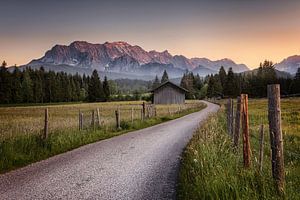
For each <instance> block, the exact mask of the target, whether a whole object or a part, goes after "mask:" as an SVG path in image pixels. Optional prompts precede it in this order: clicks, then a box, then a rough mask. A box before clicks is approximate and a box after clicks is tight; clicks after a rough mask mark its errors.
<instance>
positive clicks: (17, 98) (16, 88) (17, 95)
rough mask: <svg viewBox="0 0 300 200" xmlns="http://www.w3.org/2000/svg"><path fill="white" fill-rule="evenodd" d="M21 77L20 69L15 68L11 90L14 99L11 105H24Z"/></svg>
mask: <svg viewBox="0 0 300 200" xmlns="http://www.w3.org/2000/svg"><path fill="white" fill-rule="evenodd" d="M21 77H22V73H21V72H20V70H19V69H18V68H15V69H14V71H13V73H12V79H13V82H12V88H11V94H12V98H11V101H10V103H22V101H23V99H22V95H21Z"/></svg>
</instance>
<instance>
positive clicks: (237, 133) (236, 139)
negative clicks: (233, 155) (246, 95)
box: [233, 96, 242, 149]
mask: <svg viewBox="0 0 300 200" xmlns="http://www.w3.org/2000/svg"><path fill="white" fill-rule="evenodd" d="M241 108H242V102H241V97H240V96H239V97H237V102H236V113H235V129H234V137H233V146H234V148H235V149H237V148H238V146H239V138H240V126H241V110H242V109H241Z"/></svg>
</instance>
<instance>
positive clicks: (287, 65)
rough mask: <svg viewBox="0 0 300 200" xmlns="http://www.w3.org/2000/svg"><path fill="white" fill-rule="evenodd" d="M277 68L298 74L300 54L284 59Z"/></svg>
mask: <svg viewBox="0 0 300 200" xmlns="http://www.w3.org/2000/svg"><path fill="white" fill-rule="evenodd" d="M275 68H276V69H277V70H279V71H285V72H288V73H290V74H296V72H297V70H298V68H300V55H294V56H290V57H288V58H286V59H284V60H283V61H281V62H280V63H278V64H276V65H275Z"/></svg>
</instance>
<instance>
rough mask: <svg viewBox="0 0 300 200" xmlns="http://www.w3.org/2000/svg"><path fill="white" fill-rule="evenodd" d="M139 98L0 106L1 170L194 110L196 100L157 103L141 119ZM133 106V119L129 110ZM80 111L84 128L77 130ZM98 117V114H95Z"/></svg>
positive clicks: (196, 106)
mask: <svg viewBox="0 0 300 200" xmlns="http://www.w3.org/2000/svg"><path fill="white" fill-rule="evenodd" d="M142 103H143V102H142V101H128V102H104V103H77V104H63V105H56V104H55V105H40V106H20V107H11V106H10V107H0V155H1V157H0V173H3V172H6V171H9V170H11V169H15V168H18V167H21V166H25V165H27V164H30V163H32V162H36V161H39V160H42V159H46V158H48V157H50V156H53V155H56V154H59V153H63V152H65V151H68V150H71V149H74V148H77V147H79V146H82V145H85V144H89V143H92V142H96V141H99V140H102V139H107V138H110V137H113V136H116V135H120V134H123V133H126V132H128V131H133V130H137V129H141V128H145V127H149V126H152V125H155V124H158V123H162V122H165V121H168V120H171V119H175V118H178V117H181V116H183V115H186V114H189V113H191V112H196V111H199V110H201V109H203V108H204V107H205V104H203V103H200V102H199V101H187V102H186V103H185V104H184V105H156V113H157V114H156V116H152V117H150V118H148V117H147V116H148V112H147V109H146V113H145V114H146V118H145V119H144V120H142V119H141V110H142ZM45 108H48V110H49V137H48V138H47V139H43V138H42V132H43V128H44V112H45ZM96 109H99V114H100V125H99V123H98V119H97V118H96V120H95V121H96V123H97V125H96V127H92V126H91V123H92V111H93V110H94V111H95V110H96ZM117 109H119V110H120V117H121V129H120V130H119V129H116V118H115V111H116V110H117ZM132 109H133V122H132V119H131V116H132V115H131V112H132ZM79 112H82V113H83V125H84V129H83V130H81V131H79ZM96 117H97V115H96Z"/></svg>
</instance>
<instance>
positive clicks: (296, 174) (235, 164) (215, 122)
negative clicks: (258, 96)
mask: <svg viewBox="0 0 300 200" xmlns="http://www.w3.org/2000/svg"><path fill="white" fill-rule="evenodd" d="M225 123H226V121H225V114H224V110H221V111H220V112H219V113H217V114H215V115H213V116H211V117H210V118H209V119H208V120H207V122H206V123H205V124H203V125H202V126H201V128H199V129H198V130H197V132H196V134H195V136H194V137H193V139H192V140H191V141H190V143H189V144H188V146H187V147H186V150H185V151H184V153H183V158H182V165H181V169H180V174H179V185H178V192H177V197H178V199H189V200H192V199H243V200H244V199H245V200H247V199H249V200H256V199H257V200H258V199H295V200H296V199H300V193H299V188H300V170H299V169H300V157H299V155H300V148H299V144H300V137H299V136H295V135H293V134H292V135H288V134H286V135H284V143H285V151H284V154H285V174H286V191H285V194H284V196H280V195H278V193H277V192H276V190H275V189H274V182H273V179H272V175H271V162H270V146H269V145H265V150H264V152H265V157H264V165H263V171H262V173H260V172H259V171H258V163H257V158H258V140H257V136H255V134H254V133H253V132H252V134H251V138H250V139H251V148H252V166H251V168H250V169H249V170H246V169H243V155H242V151H241V150H242V148H241V147H242V144H241V143H240V146H239V147H240V148H239V151H238V152H234V151H233V149H232V140H231V137H229V136H228V135H227V133H226V125H225ZM265 136H266V140H265V141H266V142H269V139H268V133H266V135H265ZM240 142H241V141H240ZM289 150H293V154H291V152H290V151H289Z"/></svg>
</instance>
